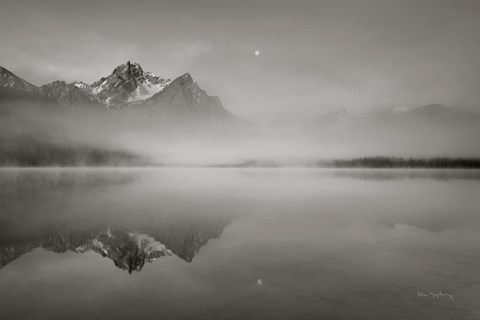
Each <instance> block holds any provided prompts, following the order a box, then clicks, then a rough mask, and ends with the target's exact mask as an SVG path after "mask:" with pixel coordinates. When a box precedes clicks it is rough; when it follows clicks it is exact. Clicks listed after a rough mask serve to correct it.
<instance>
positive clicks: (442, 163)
mask: <svg viewBox="0 0 480 320" xmlns="http://www.w3.org/2000/svg"><path fill="white" fill-rule="evenodd" d="M317 165H318V166H329V167H332V166H333V167H336V168H463V169H480V158H447V157H437V158H402V157H384V156H378V157H360V158H353V159H347V160H333V161H329V162H325V161H319V162H317Z"/></svg>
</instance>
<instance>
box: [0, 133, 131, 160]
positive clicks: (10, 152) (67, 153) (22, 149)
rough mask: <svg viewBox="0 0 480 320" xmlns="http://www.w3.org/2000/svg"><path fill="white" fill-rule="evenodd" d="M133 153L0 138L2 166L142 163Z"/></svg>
mask: <svg viewBox="0 0 480 320" xmlns="http://www.w3.org/2000/svg"><path fill="white" fill-rule="evenodd" d="M139 162H140V160H139V159H138V157H137V156H135V155H134V154H132V153H129V152H125V151H118V150H108V149H102V148H96V147H89V146H85V145H78V144H72V145H67V144H56V143H51V142H45V141H40V140H37V139H35V138H34V137H32V136H30V135H24V136H21V137H15V138H8V139H7V138H0V166H23V167H27V166H31V167H36V166H120V165H133V164H140V163H139Z"/></svg>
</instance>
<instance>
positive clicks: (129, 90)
mask: <svg viewBox="0 0 480 320" xmlns="http://www.w3.org/2000/svg"><path fill="white" fill-rule="evenodd" d="M170 82H171V80H170V79H165V78H161V77H159V76H156V75H154V74H153V73H151V72H144V71H143V69H142V67H141V66H140V64H138V63H135V62H134V63H131V62H130V61H127V62H126V63H124V64H121V65H119V66H118V67H116V68H115V69H114V70H113V72H112V73H111V74H110V75H109V76H108V77H103V78H101V79H100V80H98V81H96V82H94V83H92V84H91V85H90V86H88V88H85V90H88V91H89V92H90V93H92V94H93V95H95V96H97V98H98V99H99V101H101V102H102V103H105V104H107V105H108V106H115V105H118V104H121V103H125V102H132V101H140V100H145V99H148V98H150V97H152V96H153V95H154V94H156V93H158V92H160V91H162V90H163V89H164V88H165V87H166V86H167V85H168V84H169V83H170Z"/></svg>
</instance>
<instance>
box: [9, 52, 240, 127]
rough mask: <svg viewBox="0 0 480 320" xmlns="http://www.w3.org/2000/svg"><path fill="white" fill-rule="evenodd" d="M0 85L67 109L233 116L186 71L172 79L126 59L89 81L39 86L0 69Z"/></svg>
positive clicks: (216, 117)
mask: <svg viewBox="0 0 480 320" xmlns="http://www.w3.org/2000/svg"><path fill="white" fill-rule="evenodd" d="M0 87H3V88H5V90H8V89H12V90H16V91H18V92H29V93H33V94H35V95H37V96H38V97H39V99H40V98H41V97H47V98H49V99H51V100H52V101H54V102H56V103H58V104H60V105H63V106H65V107H67V108H82V107H85V106H89V107H91V106H95V107H97V108H99V109H107V110H110V109H115V110H124V109H128V110H135V109H138V110H141V114H142V115H143V116H145V117H147V116H149V115H150V114H152V117H149V118H155V119H156V118H167V119H171V118H182V119H185V118H186V119H191V118H193V119H208V120H221V121H222V122H223V121H225V120H236V119H237V118H236V117H235V116H234V115H233V114H232V113H230V112H229V111H228V110H226V109H225V108H224V107H223V105H222V103H221V101H220V99H219V98H218V97H215V96H210V95H208V94H207V92H205V91H204V90H202V89H201V88H200V86H199V85H198V84H197V83H196V82H194V81H193V79H192V77H191V75H190V74H188V73H186V74H183V75H182V76H180V77H178V78H176V79H174V80H173V81H172V80H170V79H167V78H162V77H159V76H156V75H155V74H153V73H151V72H145V71H144V70H143V68H142V67H141V66H140V64H138V63H131V62H130V61H127V62H126V63H124V64H121V65H119V66H118V67H116V68H115V69H114V70H113V71H112V73H111V74H110V75H109V76H107V77H102V78H101V79H99V80H98V81H95V82H93V83H92V84H87V83H84V82H82V81H75V82H72V83H66V82H65V81H61V80H57V81H54V82H52V83H49V84H46V85H43V86H41V87H37V86H34V85H32V84H30V83H29V82H27V81H25V80H23V79H21V78H20V77H18V76H16V75H14V74H13V73H12V72H10V71H8V70H7V69H4V68H1V69H0ZM2 96H3V97H5V96H7V97H8V94H4V93H3V92H2ZM1 98H2V97H0V103H1V102H2V99H1ZM3 100H5V98H4V99H3ZM147 113H148V114H147Z"/></svg>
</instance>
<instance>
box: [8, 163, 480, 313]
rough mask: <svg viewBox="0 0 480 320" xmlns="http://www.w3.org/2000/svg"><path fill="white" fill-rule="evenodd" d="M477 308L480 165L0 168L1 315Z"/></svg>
mask: <svg viewBox="0 0 480 320" xmlns="http://www.w3.org/2000/svg"><path fill="white" fill-rule="evenodd" d="M141 318H148V319H382V320H383V319H422V320H429V319H462V320H466V319H480V172H478V171H445V170H443V171H434V170H423V171H421V170H386V171H385V170H300V169H298V170H296V169H291V170H277V169H250V170H248V169H246V170H235V169H136V170H127V169H90V170H82V169H70V170H69V169H62V170H55V169H45V170H25V169H24V170H20V169H19V170H15V169H5V170H0V319H141Z"/></svg>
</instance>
